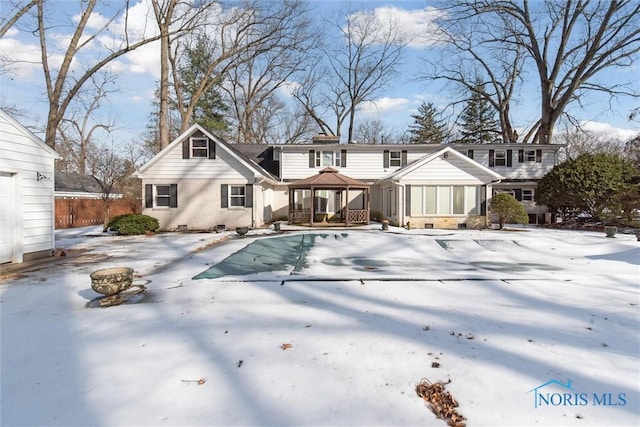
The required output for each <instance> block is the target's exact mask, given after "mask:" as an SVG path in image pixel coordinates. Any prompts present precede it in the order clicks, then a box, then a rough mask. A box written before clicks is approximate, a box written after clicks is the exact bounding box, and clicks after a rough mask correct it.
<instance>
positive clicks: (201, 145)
mask: <svg viewBox="0 0 640 427" xmlns="http://www.w3.org/2000/svg"><path fill="white" fill-rule="evenodd" d="M191 157H193V158H203V159H208V158H209V139H207V138H191Z"/></svg>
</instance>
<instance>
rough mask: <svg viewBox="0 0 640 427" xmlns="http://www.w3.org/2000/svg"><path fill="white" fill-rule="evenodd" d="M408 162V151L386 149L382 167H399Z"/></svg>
mask: <svg viewBox="0 0 640 427" xmlns="http://www.w3.org/2000/svg"><path fill="white" fill-rule="evenodd" d="M406 164H407V151H406V150H402V151H390V150H384V151H383V152H382V167H383V168H385V169H387V168H390V167H391V168H397V167H402V166H404V165H406Z"/></svg>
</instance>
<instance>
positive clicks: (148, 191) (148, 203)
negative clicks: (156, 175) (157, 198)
mask: <svg viewBox="0 0 640 427" xmlns="http://www.w3.org/2000/svg"><path fill="white" fill-rule="evenodd" d="M144 207H145V208H152V207H153V185H151V184H146V185H145V186H144Z"/></svg>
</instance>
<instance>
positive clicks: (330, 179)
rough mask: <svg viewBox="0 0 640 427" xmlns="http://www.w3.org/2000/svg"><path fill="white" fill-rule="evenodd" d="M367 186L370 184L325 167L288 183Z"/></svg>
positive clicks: (322, 186)
mask: <svg viewBox="0 0 640 427" xmlns="http://www.w3.org/2000/svg"><path fill="white" fill-rule="evenodd" d="M311 187H317V188H369V187H370V185H369V184H367V183H366V182H363V181H358V180H357V179H353V178H351V177H348V176H346V175H342V174H341V173H339V172H338V170H337V169H334V168H331V167H326V168H324V169H322V170H321V171H320V172H318V174H316V175H312V176H310V177H308V178H305V179H301V180H299V181H295V182H292V183H291V184H289V188H311Z"/></svg>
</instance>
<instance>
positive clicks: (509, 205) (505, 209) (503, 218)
mask: <svg viewBox="0 0 640 427" xmlns="http://www.w3.org/2000/svg"><path fill="white" fill-rule="evenodd" d="M489 209H490V210H491V212H493V213H495V214H497V215H498V222H499V223H500V229H502V228H503V227H504V225H505V224H506V223H507V222H513V223H519V224H524V225H527V224H529V216H528V215H527V211H526V209H525V208H524V206H522V205H521V204H520V202H518V201H517V200H516V198H515V197H513V196H512V195H511V194H509V193H498V194H496V195H495V196H493V197H492V198H491V203H490V204H489Z"/></svg>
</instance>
